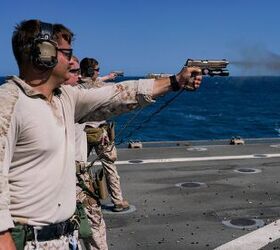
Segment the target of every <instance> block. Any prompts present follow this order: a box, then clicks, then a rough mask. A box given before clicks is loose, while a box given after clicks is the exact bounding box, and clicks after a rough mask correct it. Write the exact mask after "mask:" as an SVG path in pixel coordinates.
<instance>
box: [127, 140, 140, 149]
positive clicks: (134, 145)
mask: <svg viewBox="0 0 280 250" xmlns="http://www.w3.org/2000/svg"><path fill="white" fill-rule="evenodd" d="M128 148H143V145H142V142H140V141H130V142H129V143H128Z"/></svg>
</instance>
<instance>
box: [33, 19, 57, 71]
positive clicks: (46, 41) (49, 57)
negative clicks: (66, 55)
mask: <svg viewBox="0 0 280 250" xmlns="http://www.w3.org/2000/svg"><path fill="white" fill-rule="evenodd" d="M31 59H32V62H33V64H34V65H35V66H36V67H38V68H44V69H46V68H47V69H50V68H54V67H55V65H56V64H57V43H56V42H55V41H54V40H53V25H52V24H50V23H44V22H40V33H39V34H38V37H37V38H35V39H34V41H33V44H32V47H31Z"/></svg>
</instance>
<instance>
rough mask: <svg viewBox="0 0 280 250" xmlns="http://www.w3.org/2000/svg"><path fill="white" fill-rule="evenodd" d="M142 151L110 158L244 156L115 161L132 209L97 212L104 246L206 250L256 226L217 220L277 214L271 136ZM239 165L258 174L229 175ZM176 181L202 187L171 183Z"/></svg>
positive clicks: (279, 183)
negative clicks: (103, 230)
mask: <svg viewBox="0 0 280 250" xmlns="http://www.w3.org/2000/svg"><path fill="white" fill-rule="evenodd" d="M143 146H144V147H143V149H127V148H119V149H118V161H129V160H132V161H133V160H149V159H169V158H179V159H180V158H186V159H187V158H190V157H202V158H201V159H205V158H203V157H216V156H240V155H241V156H244V155H247V156H251V158H250V159H225V160H215V159H213V158H210V160H200V159H198V158H195V160H194V161H181V162H180V161H177V160H176V159H175V160H174V161H171V162H158V163H134V164H132V163H129V162H127V163H126V162H124V163H122V164H117V165H118V171H119V174H120V176H121V184H122V189H123V193H124V196H125V198H126V199H127V200H128V201H129V202H130V204H132V205H134V206H135V208H136V211H134V212H131V213H124V214H121V213H113V214H112V213H106V211H104V217H105V222H106V225H107V238H108V245H109V249H129V250H132V249H161V250H163V249H166V250H167V249H214V248H215V247H218V246H220V245H222V244H225V243H226V242H229V241H231V240H233V239H236V238H238V237H240V236H242V235H245V234H247V233H249V232H251V231H252V230H255V229H256V228H257V227H259V226H262V225H258V224H257V225H256V226H255V227H252V228H242V227H241V228H232V227H228V226H226V225H224V224H223V223H222V221H224V220H225V221H226V220H232V219H239V218H242V219H260V220H261V221H263V222H264V225H266V224H269V223H271V222H273V221H274V220H276V219H278V218H279V217H280V216H279V214H280V157H279V156H277V155H276V156H275V154H280V140H279V139H267V140H247V141H246V144H245V145H228V141H210V142H209V141H208V142H207V141H201V142H198V141H196V142H177V143H176V142H174V143H172V142H167V143H146V144H143ZM267 154H273V155H272V157H270V156H268V155H267ZM207 159H208V158H207ZM244 168H245V169H247V168H253V169H257V170H260V172H259V173H251V174H250V173H238V172H236V171H235V170H237V169H244ZM184 182H200V183H204V185H202V186H201V187H178V186H176V184H178V183H184ZM108 202H109V201H105V202H103V203H108ZM263 249H280V244H279V242H278V241H274V242H273V243H271V244H269V245H267V246H266V247H265V248H263Z"/></svg>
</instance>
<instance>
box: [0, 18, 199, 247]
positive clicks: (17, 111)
mask: <svg viewBox="0 0 280 250" xmlns="http://www.w3.org/2000/svg"><path fill="white" fill-rule="evenodd" d="M72 38H73V33H72V32H71V31H70V30H69V29H68V28H66V27H65V26H63V25H61V24H53V25H52V24H49V23H43V22H40V21H39V20H27V21H23V22H21V23H20V24H19V25H17V26H16V28H15V31H14V33H13V38H12V45H13V52H14V55H15V58H16V61H17V63H18V66H19V77H16V76H13V77H11V78H9V79H7V81H6V83H5V84H3V85H2V86H1V87H0V100H1V102H2V103H1V105H0V117H1V120H0V143H1V147H0V249H1V250H3V249H5V250H10V249H13V250H14V249H15V244H14V241H13V239H12V237H11V231H10V230H11V229H12V228H14V226H15V224H17V225H18V224H19V225H21V226H22V227H23V228H24V229H23V230H24V232H25V233H26V235H25V236H26V242H24V244H25V249H35V248H37V249H41V248H44V249H69V244H70V245H71V247H72V248H73V249H75V248H76V245H77V243H78V242H77V240H78V239H77V235H75V234H74V229H73V227H72V224H71V220H70V218H71V216H72V215H73V213H74V211H75V204H76V199H75V197H76V196H75V184H76V183H75V157H74V155H75V148H74V145H75V141H74V140H75V135H74V134H75V127H74V122H75V121H79V122H85V121H88V120H91V121H96V120H104V119H107V118H109V117H111V116H113V115H117V114H119V113H122V112H127V111H129V110H131V109H132V108H136V107H139V106H145V105H147V104H149V103H151V102H153V101H154V99H153V98H155V97H157V96H159V95H162V94H164V93H166V92H168V91H171V90H172V89H173V90H179V89H181V88H183V87H187V88H190V89H196V88H198V87H199V85H200V83H201V79H202V77H201V76H200V75H198V74H199V73H200V70H199V69H197V68H184V69H182V70H181V72H179V73H178V74H177V75H176V76H173V78H164V79H160V80H139V81H130V82H125V83H120V84H117V85H113V86H108V87H103V88H99V89H92V90H83V89H75V88H73V87H71V86H62V84H63V83H64V82H65V81H66V80H67V79H68V78H69V77H70V73H69V70H70V67H71V64H72V60H71V56H72V48H71V41H72ZM192 73H194V74H195V76H194V77H191V75H192ZM104 108H105V111H104Z"/></svg>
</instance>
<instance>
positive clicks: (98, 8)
mask: <svg viewBox="0 0 280 250" xmlns="http://www.w3.org/2000/svg"><path fill="white" fill-rule="evenodd" d="M1 10H2V11H1V12H2V14H1V16H0V31H1V38H2V41H1V43H0V55H1V60H2V63H1V66H0V75H2V76H3V75H11V74H18V69H17V65H16V62H15V59H14V57H13V53H12V49H11V36H12V32H13V30H14V27H15V25H16V24H18V23H20V22H21V21H22V20H27V19H40V20H42V21H44V22H50V23H62V24H64V25H65V26H66V27H68V28H70V29H71V30H72V31H73V32H74V34H75V41H74V42H73V48H74V54H75V55H76V56H77V57H78V58H80V59H82V58H84V57H93V58H96V59H97V60H98V61H99V64H100V69H101V75H102V74H107V73H108V72H110V71H113V70H123V71H124V73H125V75H126V76H144V75H146V74H148V73H151V72H153V73H176V72H178V71H179V70H180V68H181V67H182V66H183V65H184V63H185V61H186V60H187V59H188V58H193V59H227V60H229V62H230V66H229V70H230V74H231V75H233V76H234V75H237V76H238V75H280V29H279V24H280V13H279V12H280V1H278V0H266V1H265V0H262V1H261V0H231V1H226V0H201V1H193V0H192V1H190V0H99V1H97V0H81V1H74V0H67V1H66V0H60V1H59V0H56V1H55V0H47V1H42V0H40V1H39V0H25V1H22V0H16V1H15V0H13V1H8V0H4V1H2V2H1Z"/></svg>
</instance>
